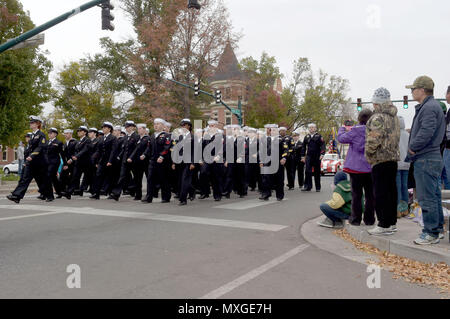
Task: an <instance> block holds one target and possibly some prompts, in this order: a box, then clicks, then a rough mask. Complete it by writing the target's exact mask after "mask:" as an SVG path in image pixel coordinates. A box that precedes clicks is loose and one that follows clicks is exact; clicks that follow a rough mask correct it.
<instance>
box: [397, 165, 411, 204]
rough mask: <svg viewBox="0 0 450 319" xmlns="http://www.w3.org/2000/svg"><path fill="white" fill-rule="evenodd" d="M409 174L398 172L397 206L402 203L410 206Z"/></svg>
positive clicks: (403, 171)
mask: <svg viewBox="0 0 450 319" xmlns="http://www.w3.org/2000/svg"><path fill="white" fill-rule="evenodd" d="M408 173H409V171H405V170H398V171H397V194H398V196H397V197H398V199H397V205H398V204H399V203H400V201H401V200H402V201H404V202H406V203H407V204H408V201H409V193H408Z"/></svg>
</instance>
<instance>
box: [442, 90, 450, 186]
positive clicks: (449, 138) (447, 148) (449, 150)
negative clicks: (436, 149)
mask: <svg viewBox="0 0 450 319" xmlns="http://www.w3.org/2000/svg"><path fill="white" fill-rule="evenodd" d="M446 98H447V103H448V104H450V86H449V87H448V89H447V96H446ZM445 127H446V129H445V135H444V141H445V142H444V154H443V156H444V167H445V172H446V174H447V179H450V111H449V112H447V114H446V116H445ZM445 189H448V188H447V187H445Z"/></svg>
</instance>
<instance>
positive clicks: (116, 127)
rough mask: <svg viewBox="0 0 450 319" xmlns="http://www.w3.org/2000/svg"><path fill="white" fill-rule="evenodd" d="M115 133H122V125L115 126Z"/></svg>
mask: <svg viewBox="0 0 450 319" xmlns="http://www.w3.org/2000/svg"><path fill="white" fill-rule="evenodd" d="M114 131H122V126H120V125H116V126H114Z"/></svg>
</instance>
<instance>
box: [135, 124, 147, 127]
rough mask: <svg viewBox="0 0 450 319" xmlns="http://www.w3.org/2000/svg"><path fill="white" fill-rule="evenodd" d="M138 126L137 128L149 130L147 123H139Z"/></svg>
mask: <svg viewBox="0 0 450 319" xmlns="http://www.w3.org/2000/svg"><path fill="white" fill-rule="evenodd" d="M136 126H137V128H147V124H145V123H139V124H137V125H136Z"/></svg>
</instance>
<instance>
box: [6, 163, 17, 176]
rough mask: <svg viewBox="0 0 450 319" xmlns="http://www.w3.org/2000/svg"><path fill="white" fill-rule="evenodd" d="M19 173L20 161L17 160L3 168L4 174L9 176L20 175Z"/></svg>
mask: <svg viewBox="0 0 450 319" xmlns="http://www.w3.org/2000/svg"><path fill="white" fill-rule="evenodd" d="M18 172H19V161H18V160H15V161H14V162H11V163H9V164H8V165H5V166H3V173H4V174H5V175H8V174H10V173H18Z"/></svg>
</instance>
